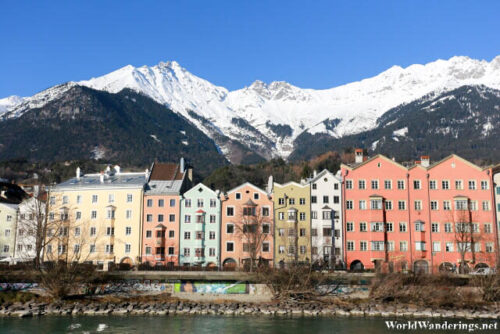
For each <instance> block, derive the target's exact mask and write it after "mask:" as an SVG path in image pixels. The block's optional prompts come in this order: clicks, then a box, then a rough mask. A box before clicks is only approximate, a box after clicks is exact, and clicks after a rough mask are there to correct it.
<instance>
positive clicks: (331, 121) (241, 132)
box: [0, 56, 500, 158]
mask: <svg viewBox="0 0 500 334" xmlns="http://www.w3.org/2000/svg"><path fill="white" fill-rule="evenodd" d="M76 84H78V85H83V86H88V87H91V88H94V89H97V90H104V91H108V92H111V93H116V92H119V91H121V90H122V89H124V88H130V89H132V90H135V91H137V92H140V93H143V94H145V95H147V96H149V97H151V98H153V99H154V100H156V101H157V102H159V103H162V104H165V105H166V106H168V107H169V108H170V109H172V110H173V111H175V112H177V113H179V114H182V115H183V116H184V117H186V118H187V119H189V120H190V121H191V122H192V123H194V124H195V125H196V126H197V127H198V128H199V129H201V130H202V131H203V132H204V133H206V134H207V135H208V136H209V137H211V138H213V139H214V140H215V142H216V143H217V144H218V145H219V147H220V149H221V151H222V152H223V153H224V154H225V155H226V156H228V155H229V153H230V152H229V151H230V149H231V148H230V146H229V145H228V144H227V143H228V139H230V140H233V141H237V142H239V143H241V144H243V145H245V146H247V147H248V148H250V149H251V150H252V151H254V152H257V153H258V154H260V155H261V156H263V157H265V158H271V157H276V156H281V157H284V158H286V157H287V156H288V155H289V154H290V153H291V152H292V151H293V149H294V140H295V138H297V137H298V136H299V135H300V134H301V133H303V132H305V131H306V132H308V133H310V134H318V133H324V134H328V135H330V136H332V137H335V138H340V137H343V136H346V135H350V134H356V133H360V132H362V131H367V130H370V129H373V128H374V127H376V125H377V119H378V118H379V117H380V116H381V115H382V114H383V113H384V112H386V111H387V110H389V109H391V108H394V107H396V106H398V105H400V104H404V103H409V102H411V101H413V100H416V99H418V98H420V97H422V96H424V95H426V94H429V93H432V92H434V93H435V94H439V93H442V92H445V91H449V90H452V89H455V88H458V87H460V86H463V85H484V86H487V87H491V88H496V89H500V56H497V57H496V58H494V59H493V60H492V61H491V62H488V61H485V60H475V59H471V58H468V57H453V58H450V59H449V60H437V61H434V62H431V63H428V64H425V65H411V66H409V67H407V68H402V67H399V66H393V67H391V68H390V69H388V70H386V71H384V72H382V73H380V74H379V75H377V76H375V77H372V78H368V79H365V80H362V81H359V82H353V83H350V84H346V85H343V86H339V87H335V88H331V89H324V90H314V89H303V88H299V87H296V86H293V85H291V84H289V83H286V82H272V83H270V84H266V83H264V82H261V81H256V82H254V83H252V84H251V85H250V86H248V87H245V88H243V89H239V90H235V91H228V90H227V89H226V88H224V87H219V86H216V85H213V84H212V83H210V82H208V81H207V80H204V79H202V78H199V77H197V76H195V75H193V74H191V73H190V72H188V71H187V70H186V69H184V68H182V67H181V66H180V65H179V64H178V63H176V62H174V61H172V62H162V63H159V64H158V65H156V66H152V67H148V66H142V67H133V66H130V65H129V66H125V67H123V68H121V69H118V70H116V71H114V72H111V73H109V74H106V75H104V76H101V77H98V78H92V79H90V80H86V81H81V82H78V83H67V84H64V85H60V86H55V87H52V88H50V89H48V90H46V91H43V92H41V93H39V94H36V95H34V96H33V97H30V98H25V99H24V100H22V101H21V103H20V104H14V105H10V106H7V107H6V109H7V110H8V112H7V113H6V114H5V115H4V117H18V116H19V115H21V114H22V113H23V112H24V111H26V110H28V109H30V108H33V107H34V106H41V105H43V104H44V103H47V101H50V100H51V99H52V98H54V96H58V95H59V94H62V93H64V91H66V90H67V89H68V88H70V87H72V86H73V85H76ZM0 101H1V100H0ZM0 108H1V107H0ZM0 114H1V112H0ZM221 138H223V139H224V140H222V139H221Z"/></svg>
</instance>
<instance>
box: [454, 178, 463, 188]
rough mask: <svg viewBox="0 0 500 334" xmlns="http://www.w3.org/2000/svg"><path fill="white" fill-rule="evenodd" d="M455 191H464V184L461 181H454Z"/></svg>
mask: <svg viewBox="0 0 500 334" xmlns="http://www.w3.org/2000/svg"><path fill="white" fill-rule="evenodd" d="M455 189H456V190H462V189H464V182H463V181H462V180H455Z"/></svg>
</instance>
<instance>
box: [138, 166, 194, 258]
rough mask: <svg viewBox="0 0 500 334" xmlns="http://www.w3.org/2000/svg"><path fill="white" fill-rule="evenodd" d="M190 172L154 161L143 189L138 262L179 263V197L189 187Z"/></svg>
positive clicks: (183, 167) (189, 169)
mask: <svg viewBox="0 0 500 334" xmlns="http://www.w3.org/2000/svg"><path fill="white" fill-rule="evenodd" d="M191 180H192V170H191V168H186V166H185V163H184V159H182V158H181V161H180V163H179V164H175V163H158V162H155V163H154V164H153V166H152V169H151V175H150V177H149V180H148V183H147V184H146V186H145V190H144V217H143V222H144V223H143V231H142V232H143V233H142V259H141V260H142V262H143V263H145V262H149V264H151V265H169V266H174V265H178V264H179V226H180V195H181V194H182V193H183V192H184V191H185V190H187V189H189V187H190V186H191Z"/></svg>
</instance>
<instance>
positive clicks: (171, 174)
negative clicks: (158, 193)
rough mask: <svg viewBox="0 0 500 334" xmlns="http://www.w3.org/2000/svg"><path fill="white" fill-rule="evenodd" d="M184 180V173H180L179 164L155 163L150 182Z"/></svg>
mask: <svg viewBox="0 0 500 334" xmlns="http://www.w3.org/2000/svg"><path fill="white" fill-rule="evenodd" d="M183 178H184V173H182V172H180V170H179V164H177V163H172V162H166V163H161V162H155V163H154V164H153V169H152V170H151V177H150V180H160V181H169V180H182V179H183Z"/></svg>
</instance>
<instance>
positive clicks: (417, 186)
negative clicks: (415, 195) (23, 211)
mask: <svg viewBox="0 0 500 334" xmlns="http://www.w3.org/2000/svg"><path fill="white" fill-rule="evenodd" d="M413 189H417V190H418V189H422V185H421V184H420V180H413Z"/></svg>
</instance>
